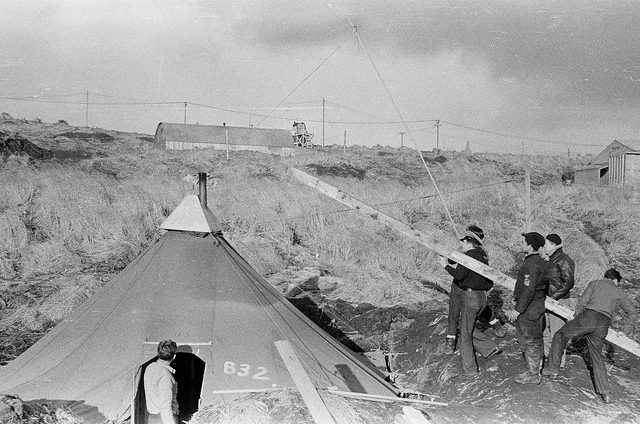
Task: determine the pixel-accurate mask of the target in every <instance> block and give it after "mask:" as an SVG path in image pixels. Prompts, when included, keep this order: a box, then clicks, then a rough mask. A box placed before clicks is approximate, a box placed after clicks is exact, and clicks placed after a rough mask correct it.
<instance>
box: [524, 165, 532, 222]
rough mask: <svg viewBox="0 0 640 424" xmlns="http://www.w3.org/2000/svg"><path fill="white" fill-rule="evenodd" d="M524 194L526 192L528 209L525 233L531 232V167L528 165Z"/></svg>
mask: <svg viewBox="0 0 640 424" xmlns="http://www.w3.org/2000/svg"><path fill="white" fill-rule="evenodd" d="M524 192H525V195H524V196H525V198H524V200H525V207H526V212H525V213H526V214H527V216H526V219H525V221H526V223H525V231H526V232H529V231H531V166H530V164H529V163H527V165H526V168H525V175H524Z"/></svg>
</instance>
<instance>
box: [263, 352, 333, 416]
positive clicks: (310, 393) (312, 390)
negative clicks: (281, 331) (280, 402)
mask: <svg viewBox="0 0 640 424" xmlns="http://www.w3.org/2000/svg"><path fill="white" fill-rule="evenodd" d="M274 344H275V345H276V349H278V353H279V354H280V357H281V358H282V360H283V361H284V365H285V366H286V367H287V370H288V371H289V374H290V375H291V378H292V379H293V382H294V383H295V385H296V387H297V388H298V391H299V392H300V395H301V396H302V400H303V401H304V403H305V405H307V408H309V412H311V416H312V417H313V420H314V421H315V422H316V423H317V424H335V421H334V419H333V417H332V416H331V414H330V413H329V410H328V409H327V407H326V405H325V404H324V402H323V401H322V398H321V397H320V395H319V394H318V390H316V387H315V386H314V385H313V382H312V381H311V379H310V378H309V375H308V374H307V372H306V371H305V370H304V367H303V366H302V363H301V362H300V359H298V356H297V355H296V353H295V352H294V351H293V347H292V346H291V343H289V342H288V341H287V340H279V341H276V342H274Z"/></svg>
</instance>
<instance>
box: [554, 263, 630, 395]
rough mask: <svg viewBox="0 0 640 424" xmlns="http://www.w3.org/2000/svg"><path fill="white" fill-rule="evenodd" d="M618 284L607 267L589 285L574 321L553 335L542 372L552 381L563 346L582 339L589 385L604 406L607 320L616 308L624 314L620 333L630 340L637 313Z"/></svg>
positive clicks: (617, 276) (606, 392) (614, 270)
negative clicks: (590, 379)
mask: <svg viewBox="0 0 640 424" xmlns="http://www.w3.org/2000/svg"><path fill="white" fill-rule="evenodd" d="M621 281H622V276H621V275H620V273H619V272H618V271H617V270H616V269H614V268H611V269H609V270H607V272H605V274H604V279H602V280H595V281H592V282H590V283H589V285H588V286H587V288H586V289H585V291H584V292H583V293H582V296H580V299H579V300H578V304H577V305H576V310H575V312H576V313H575V318H574V319H573V320H571V321H568V322H567V323H566V324H565V325H564V326H563V327H562V328H561V329H560V330H558V331H557V332H556V334H555V335H554V336H553V343H552V344H551V354H550V355H549V365H548V367H546V368H545V369H544V371H543V373H544V375H548V376H550V377H552V378H554V377H556V376H557V375H558V372H559V371H560V357H561V356H562V352H563V351H564V348H565V346H566V345H567V343H568V342H569V340H571V339H572V338H574V337H577V336H586V339H587V348H588V349H589V356H590V357H591V364H592V368H593V382H594V385H595V389H596V392H597V393H599V394H600V396H602V400H603V401H604V402H605V403H611V397H610V392H609V381H608V379H607V370H606V368H605V366H604V360H603V359H602V346H603V344H604V340H605V338H606V337H607V334H608V332H609V325H610V324H611V318H612V317H613V314H614V313H615V312H616V310H617V309H618V307H620V306H621V307H622V309H624V311H625V312H626V313H627V324H626V325H625V326H624V328H623V331H624V333H625V334H627V336H629V337H630V338H633V334H634V330H635V328H634V327H635V322H636V321H637V319H638V312H637V311H636V309H635V307H634V306H633V303H632V302H631V300H630V299H629V297H628V295H627V294H626V293H624V292H623V291H622V290H620V288H619V287H618V286H619V284H620V282H621Z"/></svg>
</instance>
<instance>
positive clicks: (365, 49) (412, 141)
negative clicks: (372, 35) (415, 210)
mask: <svg viewBox="0 0 640 424" xmlns="http://www.w3.org/2000/svg"><path fill="white" fill-rule="evenodd" d="M347 19H349V24H350V25H351V28H353V33H354V35H355V36H356V38H357V39H358V43H359V44H360V45H361V46H362V49H363V50H364V52H365V54H366V55H367V58H368V59H369V62H371V66H373V69H374V70H375V72H376V75H377V76H378V79H379V80H380V82H381V83H382V86H383V87H384V90H385V92H386V93H387V96H388V97H389V100H390V101H391V104H392V105H393V108H394V109H395V111H396V113H397V114H398V117H399V118H400V121H401V122H402V126H403V127H404V130H405V132H406V133H407V134H409V139H410V140H411V144H412V145H413V148H414V149H415V150H416V152H418V155H419V156H420V160H421V161H422V164H423V165H424V167H425V169H426V170H427V173H428V174H429V178H431V182H432V183H433V186H434V187H435V189H436V192H437V193H438V197H439V198H440V200H441V201H442V204H443V206H444V210H445V212H446V213H447V217H448V218H449V221H450V222H451V226H452V227H453V231H454V232H455V234H456V238H460V234H459V233H458V229H457V228H456V225H455V222H454V221H453V217H452V216H451V213H450V212H449V208H448V207H447V203H446V202H445V200H444V197H443V196H442V193H440V189H439V188H438V184H437V183H436V180H435V178H434V177H433V174H432V173H431V170H430V169H429V166H428V165H427V162H426V161H425V160H424V156H423V155H422V152H421V151H420V149H419V148H418V146H417V145H416V142H415V140H414V138H413V132H411V131H409V126H408V125H407V122H406V121H405V119H404V116H402V113H401V112H400V108H398V105H397V104H396V101H395V99H394V98H393V96H392V95H391V90H389V87H388V86H387V83H386V82H385V81H384V78H382V75H381V74H380V71H379V70H378V67H377V66H376V64H375V62H374V61H373V58H372V57H371V55H370V54H369V51H368V50H367V47H366V46H365V45H364V42H363V41H362V39H361V38H360V34H358V28H357V27H356V26H355V25H354V24H353V22H352V21H351V17H350V16H349V15H347Z"/></svg>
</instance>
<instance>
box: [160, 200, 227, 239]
mask: <svg viewBox="0 0 640 424" xmlns="http://www.w3.org/2000/svg"><path fill="white" fill-rule="evenodd" d="M160 228H161V229H163V230H175V231H194V232H198V233H219V232H222V225H221V224H220V221H219V220H218V218H216V217H215V215H213V213H212V212H211V211H210V210H209V208H207V207H203V206H202V205H201V204H200V199H199V198H198V196H197V195H195V194H190V195H188V196H186V197H185V198H184V199H182V202H181V203H180V204H179V205H178V207H177V208H175V209H174V211H173V212H171V215H169V216H168V217H167V219H165V220H164V222H163V223H162V224H161V225H160Z"/></svg>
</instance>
